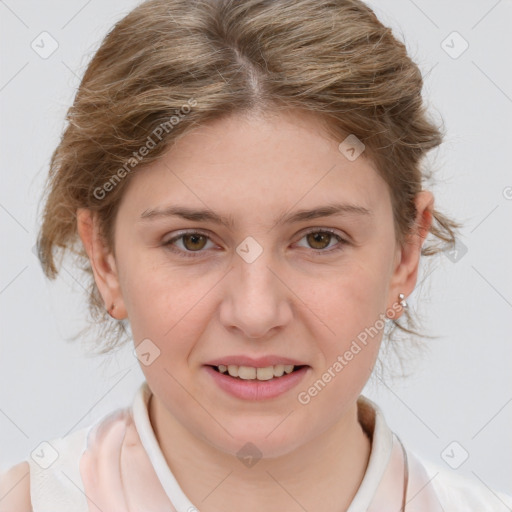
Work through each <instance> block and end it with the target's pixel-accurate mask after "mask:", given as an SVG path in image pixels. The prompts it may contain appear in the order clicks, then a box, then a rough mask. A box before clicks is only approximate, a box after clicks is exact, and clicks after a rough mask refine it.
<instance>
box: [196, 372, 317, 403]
mask: <svg viewBox="0 0 512 512" xmlns="http://www.w3.org/2000/svg"><path fill="white" fill-rule="evenodd" d="M205 369H206V371H207V372H208V373H209V374H210V375H211V376H212V378H213V380H214V381H215V383H216V384H217V385H218V386H219V387H220V388H221V389H223V390H224V391H226V392H227V393H229V394H230V395H232V396H235V397H237V398H242V399H244V400H266V399H269V398H275V397H276V396H279V395H282V394H283V393H286V392H287V391H289V390H290V389H292V388H293V387H295V386H296V385H297V384H298V383H299V382H300V381H301V380H302V379H303V378H304V375H305V374H306V372H307V371H308V370H309V366H304V367H302V368H300V369H299V370H296V371H294V372H292V373H288V374H284V375H283V376H282V377H274V378H273V379H270V380H256V379H254V380H244V379H238V378H235V377H230V376H228V375H227V374H223V373H220V372H218V371H217V370H214V369H213V368H212V367H211V366H205Z"/></svg>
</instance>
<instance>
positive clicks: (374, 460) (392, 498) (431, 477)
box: [27, 381, 512, 512]
mask: <svg viewBox="0 0 512 512" xmlns="http://www.w3.org/2000/svg"><path fill="white" fill-rule="evenodd" d="M150 396H151V390H150V389H149V386H148V385H147V383H146V382H145V381H144V382H143V383H142V384H141V386H140V388H139V389H138V390H137V393H136V395H135V398H134V400H133V403H132V406H131V407H127V408H122V409H117V410H116V411H114V412H112V413H110V414H108V415H106V416H104V417H102V418H101V419H99V420H98V421H97V422H96V423H94V424H92V425H90V426H89V427H86V428H83V429H80V430H77V431H76V432H74V433H72V434H69V435H67V436H65V437H62V438H56V439H53V440H51V441H49V442H48V443H49V446H48V447H47V450H49V452H50V457H49V458H48V457H46V459H47V460H46V463H43V464H41V463H40V462H36V461H35V460H34V459H32V458H29V459H28V460H27V462H28V463H29V466H30V493H31V500H32V507H33V512H50V511H51V512H99V511H101V512H135V511H137V512H139V511H144V512H164V511H165V512H200V510H201V507H200V505H199V504H193V503H192V502H191V501H190V500H189V498H188V497H187V496H186V495H185V493H184V492H183V490H182V489H181V487H180V485H179V483H178V482H177V480H176V478H175V477H174V475H173V473H172V471H171V470H170V468H169V466H168V464H167V462H166V460H165V458H164V455H163V453H162V451H161V448H160V446H159V444H158V441H157V439H156V437H155V433H154V431H153V428H152V426H151V423H150V419H149V413H148V404H149V399H150ZM357 404H358V419H359V422H360V423H361V425H362V427H363V429H364V430H365V432H366V433H367V434H368V436H369V437H370V439H371V441H372V442H371V452H370V458H369V462H368V466H367V468H366V472H365V475H364V477H363V480H362V482H361V485H360V486H359V489H358V491H357V493H356V495H355V497H354V499H353V500H352V502H351V504H350V506H349V508H348V509H347V511H346V512H401V511H404V512H458V511H460V512H472V511H474V512H491V511H492V512H510V511H511V510H512V497H510V496H508V495H505V494H503V493H499V492H496V491H493V490H491V489H489V488H487V487H486V486H484V485H482V484H479V483H478V482H473V481H472V480H469V479H466V478H464V477H461V476H460V475H457V474H456V473H454V472H451V470H445V469H444V468H441V467H439V466H437V465H435V464H432V463H430V462H427V461H425V460H423V459H421V458H420V457H419V456H417V455H416V454H415V453H414V452H413V451H411V450H409V449H405V448H404V447H403V445H402V443H401V441H400V440H399V438H398V437H397V436H396V434H394V433H393V432H392V431H391V430H390V428H389V427H388V425H387V424H386V421H385V419H384V415H383V413H382V411H381V410H380V409H379V407H378V406H377V405H376V404H375V403H374V402H372V401H371V400H369V399H368V398H366V397H365V396H363V395H361V396H360V397H359V398H358V401H357ZM52 450H55V454H57V457H56V459H55V457H51V453H53V452H52ZM52 458H53V459H55V460H53V462H51V464H50V465H49V462H50V461H51V460H52ZM42 466H45V467H42ZM405 482H406V485H405V486H404V483H405ZM404 487H405V490H406V492H405V493H404ZM404 497H405V508H402V505H403V503H404ZM311 512H317V511H311Z"/></svg>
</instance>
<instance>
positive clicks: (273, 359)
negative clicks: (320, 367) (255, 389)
mask: <svg viewBox="0 0 512 512" xmlns="http://www.w3.org/2000/svg"><path fill="white" fill-rule="evenodd" d="M220 364H223V365H226V366H228V365H230V364H233V365H236V366H252V367H254V368H265V367H267V366H276V365H278V364H293V365H294V366H308V365H306V363H303V362H301V361H298V360H296V359H290V358H289V357H284V356H276V355H268V356H262V357H254V358H253V357H248V356H245V355H239V356H225V357H219V358H217V359H213V360H211V361H208V362H207V363H205V365H207V366H219V365H220Z"/></svg>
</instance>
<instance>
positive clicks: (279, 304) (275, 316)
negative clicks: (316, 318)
mask: <svg viewBox="0 0 512 512" xmlns="http://www.w3.org/2000/svg"><path fill="white" fill-rule="evenodd" d="M249 261H250V260H247V261H246V260H244V259H243V258H242V257H238V256H237V257H236V258H235V260H234V263H233V269H232V270H231V272H229V275H228V280H227V282H226V285H225V286H226V287H225V291H224V297H223V300H222V302H221V305H220V319H221V322H222V324H223V325H224V326H225V327H226V329H230V330H234V329H237V330H239V331H240V332H241V334H240V336H241V337H244V338H246V339H262V338H265V337H267V336H269V333H270V332H274V331H275V330H279V329H280V328H281V329H282V328H283V327H284V326H286V325H287V324H288V323H289V322H290V321H291V319H292V318H293V310H292V309H293V306H292V302H291V301H292V296H293V293H292V292H291V291H290V289H289V288H288V287H287V286H286V283H285V281H286V277H285V276H283V275H279V274H280V273H281V274H283V272H282V271H281V272H280V270H279V269H280V267H279V265H278V263H277V262H276V261H275V260H273V258H272V257H271V251H263V252H262V253H261V255H260V256H259V257H258V258H256V260H254V261H252V262H249Z"/></svg>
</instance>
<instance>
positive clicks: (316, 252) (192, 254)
mask: <svg viewBox="0 0 512 512" xmlns="http://www.w3.org/2000/svg"><path fill="white" fill-rule="evenodd" d="M311 233H329V234H331V235H333V236H334V237H335V238H336V239H337V240H338V243H339V244H338V247H337V248H335V249H329V250H326V249H311V250H312V251H313V254H314V255H315V256H324V255H326V254H333V253H336V252H339V251H342V250H343V249H344V248H345V247H344V246H345V245H348V244H349V242H348V241H347V240H345V239H344V238H342V237H341V236H340V235H338V234H336V232H335V231H334V230H332V229H329V228H325V229H318V228H315V229H311V230H309V231H307V232H305V233H304V234H303V235H302V237H301V238H300V240H302V238H304V237H305V236H307V235H310V234H311ZM186 235H201V236H205V237H206V238H207V239H208V240H209V241H211V238H210V237H209V236H208V235H207V234H206V233H204V232H203V231H198V230H193V231H183V232H181V233H180V234H179V235H177V236H175V237H173V238H171V239H170V240H168V241H167V242H164V244H163V245H164V247H166V248H167V249H169V250H170V251H172V252H174V253H176V254H178V255H179V256H182V257H184V258H200V257H201V256H200V255H201V253H204V252H205V251H204V250H200V251H184V250H182V249H176V248H175V247H173V245H172V244H173V243H174V242H176V241H177V240H180V239H181V238H183V237H184V236H186ZM195 253H197V255H196V254H195Z"/></svg>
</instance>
